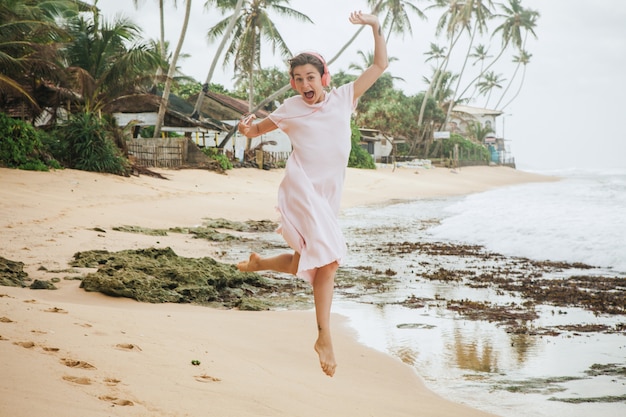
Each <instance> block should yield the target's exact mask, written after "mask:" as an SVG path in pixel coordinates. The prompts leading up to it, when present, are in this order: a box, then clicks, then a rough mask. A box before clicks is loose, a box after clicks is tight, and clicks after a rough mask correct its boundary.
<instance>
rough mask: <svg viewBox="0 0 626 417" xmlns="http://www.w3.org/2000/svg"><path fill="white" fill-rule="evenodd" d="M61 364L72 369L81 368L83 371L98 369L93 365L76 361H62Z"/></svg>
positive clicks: (65, 359)
mask: <svg viewBox="0 0 626 417" xmlns="http://www.w3.org/2000/svg"><path fill="white" fill-rule="evenodd" d="M61 363H62V364H63V365H65V366H68V367H70V368H81V369H96V367H95V366H93V365H92V364H90V363H88V362H85V361H77V360H75V359H67V358H63V359H61Z"/></svg>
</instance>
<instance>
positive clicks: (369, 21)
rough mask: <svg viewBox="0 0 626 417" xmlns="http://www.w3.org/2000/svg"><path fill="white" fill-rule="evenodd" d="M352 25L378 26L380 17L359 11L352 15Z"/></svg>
mask: <svg viewBox="0 0 626 417" xmlns="http://www.w3.org/2000/svg"><path fill="white" fill-rule="evenodd" d="M350 23H352V24H354V25H369V26H372V27H375V26H378V25H379V23H378V17H377V16H375V15H373V14H366V13H362V12H361V11H360V10H359V11H354V12H352V13H350Z"/></svg>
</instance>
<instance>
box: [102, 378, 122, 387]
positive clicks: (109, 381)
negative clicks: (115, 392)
mask: <svg viewBox="0 0 626 417" xmlns="http://www.w3.org/2000/svg"><path fill="white" fill-rule="evenodd" d="M120 382H122V381H120V380H119V379H116V378H104V383H105V384H107V385H108V386H110V387H114V386H116V385H117V384H119V383H120Z"/></svg>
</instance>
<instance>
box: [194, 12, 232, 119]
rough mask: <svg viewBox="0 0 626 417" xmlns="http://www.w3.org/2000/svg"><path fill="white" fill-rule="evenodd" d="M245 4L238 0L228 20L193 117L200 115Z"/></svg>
mask: <svg viewBox="0 0 626 417" xmlns="http://www.w3.org/2000/svg"><path fill="white" fill-rule="evenodd" d="M242 6H243V0H237V5H236V6H235V11H234V12H233V15H232V17H231V18H230V20H229V21H228V26H227V27H226V30H225V31H224V36H223V37H222V41H221V42H220V44H219V46H218V47H217V51H216V52H215V56H214V57H213V62H211V67H210V68H209V73H208V74H207V76H206V80H204V84H203V85H202V91H201V92H200V94H198V99H197V100H196V105H195V107H194V108H193V113H192V114H191V117H192V118H194V119H197V118H199V117H200V108H201V107H202V101H203V100H204V93H206V92H208V91H209V84H211V79H212V78H213V72H215V67H216V66H217V62H218V61H219V59H220V56H221V55H222V51H223V50H224V47H225V46H226V41H227V40H228V38H229V37H230V32H232V31H233V28H234V27H235V23H236V22H237V17H238V16H239V12H240V11H241V7H242Z"/></svg>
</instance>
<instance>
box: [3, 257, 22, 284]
mask: <svg viewBox="0 0 626 417" xmlns="http://www.w3.org/2000/svg"><path fill="white" fill-rule="evenodd" d="M27 277H28V274H27V273H26V272H24V263H23V262H17V261H12V260H10V259H6V258H3V257H2V256H0V285H2V286H5V287H25V286H26V283H25V282H24V279H25V278H27Z"/></svg>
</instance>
